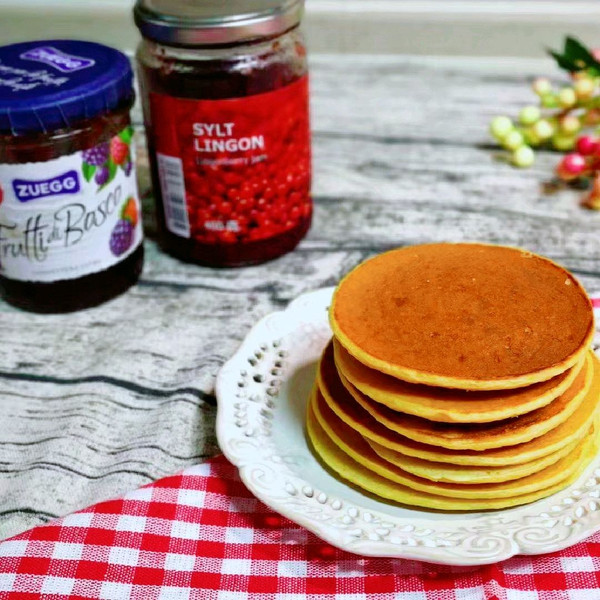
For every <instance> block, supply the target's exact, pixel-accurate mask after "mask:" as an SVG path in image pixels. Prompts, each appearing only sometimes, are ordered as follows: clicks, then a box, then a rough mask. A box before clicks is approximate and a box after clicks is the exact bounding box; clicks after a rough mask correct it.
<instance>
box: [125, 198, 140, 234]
mask: <svg viewBox="0 0 600 600" xmlns="http://www.w3.org/2000/svg"><path fill="white" fill-rule="evenodd" d="M121 219H125V220H126V221H129V222H130V223H131V224H132V225H133V226H134V227H135V226H136V225H137V224H138V219H139V212H138V207H137V203H136V201H135V198H134V197H133V196H129V198H127V201H126V202H125V204H124V205H123V208H122V209H121Z"/></svg>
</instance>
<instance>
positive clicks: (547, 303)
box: [330, 244, 593, 381]
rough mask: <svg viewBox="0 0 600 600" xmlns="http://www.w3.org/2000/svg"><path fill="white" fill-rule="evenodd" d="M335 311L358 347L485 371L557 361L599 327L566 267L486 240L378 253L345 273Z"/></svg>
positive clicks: (429, 366)
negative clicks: (484, 242) (485, 242)
mask: <svg viewBox="0 0 600 600" xmlns="http://www.w3.org/2000/svg"><path fill="white" fill-rule="evenodd" d="M330 316H331V320H332V325H333V326H334V331H336V328H337V331H338V333H340V334H341V335H340V336H339V337H340V338H341V341H342V343H343V344H344V346H346V347H347V349H349V350H350V351H351V352H352V353H353V354H355V355H357V354H360V353H361V352H364V353H365V354H366V355H367V358H369V357H372V358H374V359H375V360H376V361H381V362H383V363H388V364H390V365H392V366H394V365H398V366H400V367H401V368H407V369H414V370H415V371H417V372H422V373H432V374H436V375H443V376H448V377H456V378H465V379H470V380H485V381H487V380H497V379H504V378H510V377H517V376H522V375H526V374H529V373H534V372H537V371H542V370H544V369H548V368H551V367H555V366H556V365H560V364H561V363H563V362H565V361H568V360H569V359H570V357H573V356H574V355H575V353H577V351H578V350H580V349H581V348H582V346H583V345H585V344H587V343H589V341H590V338H591V335H592V331H593V312H592V307H591V303H590V301H589V299H588V298H587V296H586V294H585V292H584V290H583V289H582V287H581V286H580V284H579V283H578V282H577V280H576V279H575V278H574V277H573V276H572V275H571V274H570V273H568V272H567V271H566V270H565V269H563V268H562V267H560V266H558V265H556V264H554V263H553V262H551V261H549V260H547V259H545V258H542V257H540V256H536V255H534V254H531V253H529V252H525V251H522V250H519V249H515V248H507V247H503V246H490V245H483V244H428V245H422V246H413V247H407V248H402V249H397V250H392V251H390V252H386V253H384V254H380V255H378V256H376V257H375V258H373V259H370V260H368V261H366V262H364V263H362V264H361V265H359V266H358V267H357V268H355V269H354V270H353V271H352V272H350V274H349V275H347V276H346V278H345V279H343V281H342V282H341V283H340V285H339V286H338V288H337V290H336V293H335V295H334V299H333V302H332V306H331V312H330ZM349 346H354V348H352V347H349ZM357 358H359V360H361V361H362V362H365V360H364V359H365V357H364V356H360V355H359V356H357ZM567 366H570V365H567V364H565V368H567Z"/></svg>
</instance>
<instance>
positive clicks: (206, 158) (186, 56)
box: [135, 0, 312, 267]
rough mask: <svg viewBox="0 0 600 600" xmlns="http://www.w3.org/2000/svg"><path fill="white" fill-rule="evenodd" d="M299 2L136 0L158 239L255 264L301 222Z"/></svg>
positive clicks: (221, 262)
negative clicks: (140, 35) (140, 34)
mask: <svg viewBox="0 0 600 600" xmlns="http://www.w3.org/2000/svg"><path fill="white" fill-rule="evenodd" d="M302 10H303V1H302V0H287V1H286V0H232V1H230V2H229V1H228V2H215V1H213V0H197V1H196V2H193V3H192V2H189V1H186V0H138V2H137V4H136V7H135V19H136V23H137V25H138V27H139V28H140V30H141V33H142V36H143V40H142V42H141V44H140V46H139V49H138V52H137V60H138V65H139V79H140V87H141V92H142V101H143V106H144V115H145V120H146V131H147V139H148V150H149V155H150V161H151V169H152V177H153V187H154V192H155V197H156V201H157V202H156V204H157V217H158V219H157V220H158V223H159V234H160V243H161V245H162V247H163V248H164V249H165V250H166V251H167V252H169V253H171V254H173V255H175V256H177V257H179V258H181V259H184V260H187V261H191V262H196V263H200V264H204V265H209V266H218V267H224V266H239V265H247V264H255V263H260V262H263V261H266V260H269V259H272V258H274V257H276V256H279V255H281V254H283V253H285V252H288V251H289V250H291V249H292V248H294V247H295V246H296V245H297V244H298V242H299V241H300V240H301V239H302V237H303V236H304V235H305V233H306V232H307V230H308V228H309V226H310V221H311V215H312V202H311V197H310V178H311V171H310V129H309V111H308V74H307V61H306V49H305V46H304V42H303V38H302V35H301V33H300V31H299V29H298V26H299V23H300V18H301V14H302Z"/></svg>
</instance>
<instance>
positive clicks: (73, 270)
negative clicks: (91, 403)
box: [0, 40, 144, 312]
mask: <svg viewBox="0 0 600 600" xmlns="http://www.w3.org/2000/svg"><path fill="white" fill-rule="evenodd" d="M133 99H134V95H133V88H132V70H131V66H130V63H129V60H128V59H127V57H126V56H125V55H123V54H122V53H120V52H118V51H117V50H114V49H112V48H108V47H106V46H102V45H99V44H94V43H90V42H79V41H68V40H52V41H45V42H31V43H29V42H28V43H21V44H14V45H11V46H4V47H1V48H0V291H1V292H2V294H3V296H4V298H5V299H6V300H7V301H8V302H10V303H12V304H14V305H16V306H19V307H21V308H24V309H27V310H32V311H36V312H68V311H72V310H78V309H81V308H86V307H89V306H93V305H96V304H99V303H101V302H103V301H105V300H108V299H109V298H112V297H114V296H116V295H117V294H119V293H121V292H123V291H124V290H125V289H127V288H128V287H129V286H131V285H132V284H133V283H135V281H136V280H137V279H138V276H139V274H140V271H141V269H142V263H143V252H144V250H143V246H142V227H141V219H140V205H139V201H138V194H137V184H136V177H135V168H134V164H135V161H134V158H135V157H134V152H133V146H132V145H131V137H132V128H131V123H130V119H129V109H130V108H131V106H132V103H133Z"/></svg>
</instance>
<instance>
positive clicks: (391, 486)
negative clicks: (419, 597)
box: [306, 407, 596, 511]
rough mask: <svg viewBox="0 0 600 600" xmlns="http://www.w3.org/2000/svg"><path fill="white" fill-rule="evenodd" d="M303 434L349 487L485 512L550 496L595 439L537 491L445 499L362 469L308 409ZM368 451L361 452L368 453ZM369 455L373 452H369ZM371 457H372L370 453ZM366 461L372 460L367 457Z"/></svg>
mask: <svg viewBox="0 0 600 600" xmlns="http://www.w3.org/2000/svg"><path fill="white" fill-rule="evenodd" d="M306 428H307V435H308V438H309V440H310V442H311V444H312V447H313V450H314V452H315V453H316V454H317V456H318V457H319V458H320V459H321V461H322V462H323V463H324V464H325V465H326V466H327V467H329V468H330V469H331V470H333V471H334V472H335V473H337V474H338V475H339V476H340V477H341V478H342V479H344V480H346V481H347V482H348V483H350V484H351V485H355V486H357V487H359V488H361V489H363V490H365V491H367V492H370V493H373V494H375V495H377V496H379V497H381V498H384V499H388V500H392V501H393V502H396V503H401V504H407V505H412V506H420V507H424V508H432V509H440V510H461V511H464V510H477V511H478V510H487V509H498V508H506V507H509V506H517V505H519V504H526V503H528V502H533V501H534V500H538V499H540V498H544V497H546V496H550V495H551V494H554V493H555V492H558V491H559V490H561V489H564V488H565V487H567V486H568V485H569V484H571V483H572V482H573V481H575V480H576V479H577V477H578V476H579V475H580V473H581V472H582V471H583V470H584V469H585V467H586V466H587V465H588V464H589V462H590V460H591V459H592V457H593V456H594V454H595V452H596V443H595V441H596V438H595V437H594V438H593V439H590V440H588V443H587V444H581V445H580V446H578V448H577V450H576V451H575V452H574V453H573V455H572V456H571V458H570V461H571V462H573V463H575V464H576V467H575V471H574V472H573V473H571V475H569V476H567V477H565V479H563V480H562V481H560V482H558V483H555V484H553V485H549V486H548V487H545V488H543V489H541V490H538V491H535V492H530V493H526V494H520V495H517V496H510V497H508V498H497V497H496V498H448V497H444V496H441V495H438V494H433V493H427V492H422V491H419V490H415V489H412V488H409V487H407V486H405V485H402V484H400V483H396V482H393V481H390V480H389V479H387V478H386V477H383V476H381V475H378V474H377V473H375V472H374V471H372V470H370V469H368V468H366V467H364V466H362V465H361V464H359V463H358V462H356V461H355V460H353V459H352V458H351V457H350V456H348V455H347V454H346V453H345V452H344V451H343V450H341V449H340V448H339V447H338V446H337V445H336V444H335V443H334V442H333V441H332V440H331V438H330V437H329V436H328V435H327V433H326V432H325V431H324V430H323V428H322V427H321V426H320V425H319V422H318V421H317V419H316V417H315V415H314V413H313V411H312V409H311V408H310V407H309V410H308V412H307V422H306ZM368 450H369V449H365V452H368ZM371 452H373V451H372V450H371ZM373 455H375V456H376V454H375V453H374V452H373ZM367 458H368V459H371V458H373V457H372V455H371V456H367Z"/></svg>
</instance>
